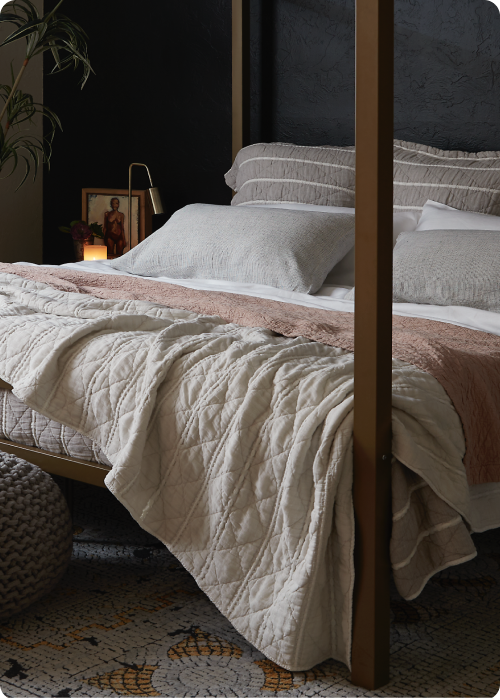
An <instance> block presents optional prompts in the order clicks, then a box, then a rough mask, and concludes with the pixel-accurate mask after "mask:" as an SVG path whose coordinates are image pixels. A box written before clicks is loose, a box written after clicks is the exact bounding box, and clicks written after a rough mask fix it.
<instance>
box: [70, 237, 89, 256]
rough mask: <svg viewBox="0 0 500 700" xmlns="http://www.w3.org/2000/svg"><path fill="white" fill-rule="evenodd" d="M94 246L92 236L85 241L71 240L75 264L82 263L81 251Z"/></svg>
mask: <svg viewBox="0 0 500 700" xmlns="http://www.w3.org/2000/svg"><path fill="white" fill-rule="evenodd" d="M93 244H94V236H90V238H87V240H86V241H75V240H73V249H74V251H75V258H76V262H82V260H83V258H84V255H83V249H84V247H85V246H87V245H93Z"/></svg>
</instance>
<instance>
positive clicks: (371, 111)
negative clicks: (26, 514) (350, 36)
mask: <svg viewBox="0 0 500 700" xmlns="http://www.w3.org/2000/svg"><path fill="white" fill-rule="evenodd" d="M232 13H233V19H232V34H233V134H232V141H233V156H235V155H236V153H237V152H238V151H239V150H240V148H242V147H243V146H245V145H247V144H249V134H250V129H249V121H250V89H249V83H250V78H249V73H250V71H249V68H250V51H249V45H250V0H232ZM393 46H394V8H393V0H356V251H355V258H356V259H355V262H356V313H355V369H354V382H355V400H356V410H355V416H354V488H353V496H354V508H355V516H356V547H355V568H356V584H355V593H354V621H353V643H352V674H351V680H352V682H353V683H354V684H355V685H357V686H362V687H364V688H367V689H369V690H374V689H376V688H378V687H380V686H382V685H385V684H386V683H387V682H388V680H389V634H390V617H389V581H390V560H389V533H390V520H391V517H390V515H391V505H390V494H391V486H390V478H391V466H390V465H391V459H390V456H391V386H392V377H391V369H392V366H391V358H392V353H391V349H392V347H391V345H392V337H391V336H392V179H393V174H392V167H393V166H392V159H393V63H394V61H393ZM0 388H2V389H8V390H11V389H12V387H11V386H10V385H9V384H7V383H6V382H4V381H2V380H0ZM0 450H3V451H4V452H7V453H11V454H14V455H16V456H18V457H22V458H24V459H27V460H28V461H30V462H32V463H33V464H36V465H38V466H39V467H40V468H41V469H43V470H44V471H46V472H48V473H50V474H55V475H58V476H64V477H68V478H70V479H74V480H77V481H83V482H85V483H89V484H94V485H97V486H104V478H105V476H106V474H107V473H108V471H109V470H108V469H107V468H106V467H104V466H100V465H98V464H95V463H92V462H86V461H83V460H78V459H73V458H70V457H65V456H62V455H55V454H51V453H50V452H46V451H44V450H40V449H37V448H35V447H25V446H21V445H16V444H15V443H13V442H9V441H7V440H0Z"/></svg>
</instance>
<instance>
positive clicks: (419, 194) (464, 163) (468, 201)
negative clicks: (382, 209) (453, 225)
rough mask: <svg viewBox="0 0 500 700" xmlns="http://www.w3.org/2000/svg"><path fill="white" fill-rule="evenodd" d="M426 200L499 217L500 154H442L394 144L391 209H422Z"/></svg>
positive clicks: (413, 145) (413, 144)
mask: <svg viewBox="0 0 500 700" xmlns="http://www.w3.org/2000/svg"><path fill="white" fill-rule="evenodd" d="M428 199H432V200H433V201H434V202H441V203H442V204H448V205H449V206H451V207H455V208H457V209H464V210H466V211H475V212H481V213H483V214H495V215H496V216H499V215H500V152H498V151H482V152H480V153H466V152H464V151H441V150H440V149H439V148H432V147H431V146H422V145H421V144H418V143H409V142H407V141H394V210H395V211H401V210H415V211H418V210H421V209H422V208H423V206H424V204H425V203H426V202H427V200H428Z"/></svg>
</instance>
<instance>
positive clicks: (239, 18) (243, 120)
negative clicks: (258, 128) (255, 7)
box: [232, 0, 250, 160]
mask: <svg viewBox="0 0 500 700" xmlns="http://www.w3.org/2000/svg"><path fill="white" fill-rule="evenodd" d="M232 3H233V4H232V13H233V18H232V22H233V160H234V159H235V158H236V154H237V153H238V151H239V150H240V149H241V148H243V146H247V145H248V144H249V143H250V0H232Z"/></svg>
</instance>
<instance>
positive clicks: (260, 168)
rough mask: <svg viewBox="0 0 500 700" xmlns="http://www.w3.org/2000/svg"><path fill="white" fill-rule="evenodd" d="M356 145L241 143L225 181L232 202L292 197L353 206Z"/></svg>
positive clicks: (299, 200) (281, 200)
mask: <svg viewBox="0 0 500 700" xmlns="http://www.w3.org/2000/svg"><path fill="white" fill-rule="evenodd" d="M354 176H355V152H354V146H345V147H338V148H337V147H334V146H295V145H294V144H290V143H255V144H253V145H251V146H246V147H245V148H242V149H241V151H240V152H239V153H238V155H237V156H236V159H235V161H234V163H233V167H232V168H231V170H230V171H229V172H228V173H226V183H227V184H228V185H229V187H231V188H232V189H233V190H234V191H235V192H236V193H237V194H236V196H235V197H234V198H233V201H232V204H233V205H238V204H266V203H269V204H271V203H286V202H293V203H299V204H319V205H322V206H336V207H354Z"/></svg>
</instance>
